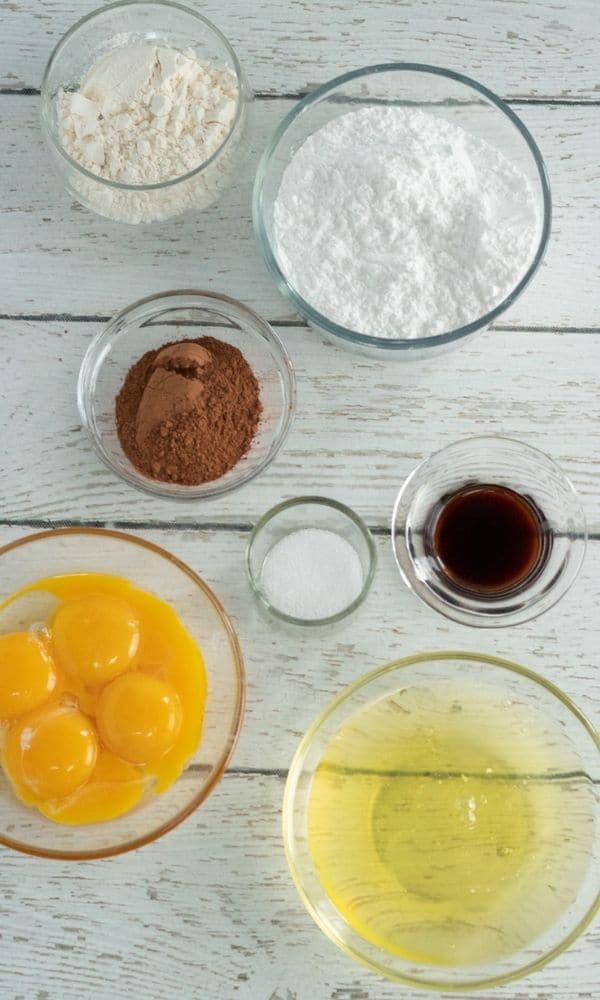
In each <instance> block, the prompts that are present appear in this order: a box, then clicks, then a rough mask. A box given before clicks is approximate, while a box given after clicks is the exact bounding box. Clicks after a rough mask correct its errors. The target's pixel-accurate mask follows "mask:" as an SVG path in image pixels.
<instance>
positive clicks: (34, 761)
mask: <svg viewBox="0 0 600 1000" xmlns="http://www.w3.org/2000/svg"><path fill="white" fill-rule="evenodd" d="M97 753H98V743H97V740H96V733H95V731H94V727H93V724H92V723H91V722H90V720H89V719H88V718H87V716H85V715H83V714H82V713H81V712H80V711H78V709H76V708H69V707H68V706H51V707H50V708H47V709H41V710H40V711H39V712H37V713H35V714H31V715H29V716H25V718H24V719H23V720H21V721H20V722H19V723H17V724H16V725H14V726H13V727H11V729H10V730H9V733H8V736H7V739H6V745H5V748H4V766H5V769H6V771H7V772H8V776H9V778H10V779H11V781H12V783H13V785H14V786H15V788H16V789H17V790H20V791H21V792H22V791H23V789H25V795H27V797H29V796H33V797H34V799H42V800H45V799H58V798H63V797H64V796H65V795H71V794H72V793H73V792H75V791H76V790H77V789H78V788H80V787H81V786H82V785H84V784H85V782H86V781H87V780H88V778H89V777H90V775H91V773H92V771H93V770H94V765H95V763H96V755H97Z"/></svg>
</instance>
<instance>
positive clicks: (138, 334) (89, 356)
mask: <svg viewBox="0 0 600 1000" xmlns="http://www.w3.org/2000/svg"><path fill="white" fill-rule="evenodd" d="M208 333H210V334H211V335H213V336H215V337H216V338H217V339H219V340H222V341H225V342H226V343H228V344H232V345H233V346H234V347H237V348H239V350H240V351H241V352H242V354H243V355H244V357H245V358H246V360H247V361H248V363H249V365H250V367H251V368H252V371H253V372H254V374H255V376H256V378H257V380H258V384H259V388H260V398H261V402H262V406H263V410H262V416H261V420H260V424H259V427H258V431H257V433H256V436H255V438H254V440H253V442H252V445H251V447H250V450H249V451H248V452H247V453H246V455H244V456H243V458H242V459H240V461H239V462H238V464H237V465H236V466H235V467H234V468H233V469H230V471H229V472H227V473H226V474H225V475H224V476H221V477H220V478H219V479H215V480H212V481H211V482H207V483H202V484H201V485H200V486H180V485H178V484H177V483H162V482H159V481H158V480H155V479H149V478H148V477H147V476H144V475H143V473H141V472H139V471H138V470H137V469H135V468H134V466H133V465H132V464H131V462H130V461H129V459H128V458H127V456H126V455H125V453H124V451H123V449H122V448H121V444H120V442H119V438H118V435H117V429H116V424H115V399H116V396H117V393H118V392H119V389H120V388H121V386H122V384H123V380H124V378H125V376H126V374H127V372H128V371H129V369H130V367H131V365H132V364H134V363H135V362H136V361H138V360H139V358H141V357H142V355H143V354H144V353H145V352H146V351H150V350H154V349H156V348H158V347H161V346H162V345H163V344H167V343H169V342H170V341H174V340H178V339H180V340H183V339H187V338H192V337H200V336H203V335H204V334H208ZM77 402H78V406H79V414H80V417H81V422H82V424H83V426H84V427H85V429H86V431H87V433H88V435H89V437H90V440H91V442H92V444H93V446H94V448H95V450H96V452H97V454H98V455H99V456H100V458H101V459H102V461H103V462H104V463H105V465H107V466H108V468H109V469H111V470H112V471H113V472H116V473H117V475H119V476H121V478H122V479H124V480H125V481H126V482H128V483H130V484H131V485H132V486H136V487H138V489H141V490H144V491H145V492H147V493H152V494H154V495H155V496H163V497H171V498H174V499H179V500H190V499H192V500H202V499H205V500H208V499H213V498H214V497H218V496H222V495H223V494H224V493H229V492H230V491H231V490H234V489H237V488H238V487H239V486H243V485H244V483H247V482H249V481H250V480H251V479H254V477H255V476H258V475H259V474H260V473H261V472H263V470H264V469H266V468H267V466H268V465H270V464H271V462H272V461H273V459H274V458H275V456H276V455H277V452H278V451H279V449H280V448H281V446H282V445H283V443H284V441H285V439H286V437H287V433H288V430H289V428H290V424H291V421H292V417H293V414H294V409H295V403H296V379H295V376H294V370H293V368H292V365H291V362H290V359H289V357H288V355H287V352H286V350H285V348H284V346H283V344H282V343H281V341H280V340H279V338H278V337H277V335H276V334H275V333H274V332H273V330H272V329H271V327H270V326H269V324H268V323H266V322H265V320H263V319H261V318H260V316H258V315H257V314H256V313H255V312H252V310H251V309H248V308H247V307H246V306H244V305H242V303H241V302H236V300H235V299H230V298H228V297H227V296H226V295H216V294H214V293H213V292H200V291H194V290H183V291H174V292H163V293H161V294H160V295H152V296H149V297H148V298H147V299H140V301H139V302H135V303H134V304H133V305H131V306H129V307H128V308H127V309H124V310H123V312H121V313H119V314H118V316H115V318H114V319H113V320H112V321H111V322H110V323H109V325H108V326H107V327H106V329H105V330H103V331H102V332H101V333H99V334H98V335H97V336H96V337H95V338H94V339H93V341H92V343H91V344H90V346H89V348H88V350H87V352H86V355H85V357H84V359H83V362H82V365H81V369H80V372H79V381H78V385H77Z"/></svg>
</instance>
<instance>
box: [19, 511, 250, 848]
mask: <svg viewBox="0 0 600 1000" xmlns="http://www.w3.org/2000/svg"><path fill="white" fill-rule="evenodd" d="M65 573H109V574H113V575H117V576H121V577H124V578H125V579H127V580H129V581H130V582H131V583H132V584H134V586H136V587H139V588H141V589H142V590H146V591H148V592H149V593H151V594H154V595H156V597H158V598H160V599H161V600H162V601H165V603H166V604H168V605H169V606H170V607H172V608H173V610H174V611H175V613H176V614H177V615H178V617H179V619H180V621H181V622H182V624H183V625H184V627H185V628H186V629H187V631H188V632H189V634H190V635H191V637H192V639H193V640H194V641H195V642H196V643H197V644H198V646H199V647H200V649H201V651H202V656H203V659H204V665H205V669H206V678H207V696H206V705H205V713H204V721H203V726H202V735H201V738H200V744H199V746H198V748H197V750H196V752H195V753H194V755H193V756H192V757H191V758H190V759H189V760H188V762H187V764H186V765H185V767H184V770H183V771H182V773H181V775H180V777H179V778H177V780H176V781H175V782H174V784H173V785H171V787H170V788H169V789H167V790H166V791H165V792H164V793H163V794H161V795H153V794H152V793H151V792H150V793H149V794H148V796H147V797H145V798H144V799H142V801H141V802H140V804H139V805H138V806H136V807H135V808H134V809H132V810H131V811H130V812H128V813H126V814H125V815H123V816H120V817H119V818H117V819H113V820H109V821H107V822H104V823H96V824H90V825H85V826H63V825H61V824H58V823H53V822H52V821H51V820H48V819H45V818H44V817H43V816H42V815H41V814H40V813H38V812H37V810H36V809H34V808H29V807H28V806H25V805H23V804H22V803H21V802H20V801H19V800H18V799H17V798H16V796H15V795H14V793H13V791H12V789H11V787H10V785H9V782H8V779H7V778H6V776H5V774H4V771H3V770H2V768H0V843H1V844H4V845H6V846H7V847H14V848H16V849H17V850H19V851H24V852H25V853H26V854H34V855H40V856H44V857H49V858H59V859H61V860H78V859H85V858H106V857H108V856H109V855H112V854H120V853H122V852H123V851H129V850H132V849H133V848H136V847H141V846H142V845H143V844H147V843H149V842H150V841H152V840H156V839H157V838H158V837H161V836H162V835H163V834H164V833H167V832H168V831H169V830H171V829H173V827H175V826H177V824H178V823H180V822H181V821H182V820H183V819H185V818H186V816H189V815H190V813H191V812H193V811H194V809H197V807H198V806H199V805H200V804H201V803H202V802H203V801H204V799H205V798H206V797H207V796H208V795H209V793H210V792H211V791H212V789H213V788H214V787H215V785H216V784H217V782H218V781H219V780H220V778H221V777H222V775H223V772H224V770H225V768H226V766H227V763H228V761H229V759H230V757H231V755H232V753H233V749H234V747H235V743H236V740H237V737H238V734H239V731H240V727H241V724H242V717H243V711H244V698H245V678H244V666H243V661H242V654H241V650H240V647H239V643H238V639H237V636H236V634H235V631H234V629H233V626H232V624H231V622H230V620H229V618H228V617H227V614H226V612H225V611H224V609H223V607H222V606H221V604H220V602H219V601H218V599H217V598H216V597H215V595H214V594H213V593H212V591H211V590H210V589H209V588H208V587H207V585H206V584H205V583H204V582H203V581H202V580H201V579H200V577H199V576H197V575H196V573H194V572H193V570H191V569H190V568H189V567H188V566H186V565H185V564H184V563H182V562H180V560H179V559H176V558H175V557H174V556H172V555H170V554H169V553H168V552H165V550H164V549H161V548H159V547H158V546H157V545H152V544H151V543H150V542H146V541H144V540H143V539H141V538H135V537H133V536H132V535H125V534H122V533H121V532H117V531H104V530H102V529H99V528H98V529H92V528H61V529H58V530H56V531H44V532H41V533H39V534H36V535H29V536H28V537H26V538H21V539H19V540H18V541H16V542H11V543H10V544H9V545H5V546H4V547H3V548H2V549H0V602H6V599H7V598H8V597H9V596H10V595H11V594H14V593H15V592H16V591H18V590H19V589H20V588H22V587H25V586H26V585H27V584H29V583H33V582H34V581H35V580H39V579H42V578H43V577H47V576H55V575H57V574H65ZM55 603H56V602H55V599H54V598H53V597H51V595H50V594H47V595H46V594H44V593H43V592H42V593H35V594H30V595H28V596H26V597H21V598H17V599H16V600H15V601H14V602H11V603H8V604H6V603H0V632H5V631H13V630H18V629H23V628H27V627H28V626H29V625H30V624H31V622H32V620H37V621H40V620H44V619H45V618H46V617H47V615H48V614H49V613H50V612H51V611H52V609H53V608H54V606H55Z"/></svg>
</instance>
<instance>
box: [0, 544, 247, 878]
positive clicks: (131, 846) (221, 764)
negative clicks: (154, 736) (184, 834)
mask: <svg viewBox="0 0 600 1000" xmlns="http://www.w3.org/2000/svg"><path fill="white" fill-rule="evenodd" d="M61 535H62V536H64V535H71V536H73V535H91V536H95V537H99V538H107V537H108V538H113V539H117V540H118V541H120V542H127V543H130V544H133V545H136V546H138V547H139V548H141V549H147V550H148V551H150V552H152V553H154V554H155V555H158V556H161V557H162V558H163V559H166V560H167V561H168V562H169V563H171V564H172V565H173V566H175V567H176V568H177V569H178V570H180V571H181V572H182V573H184V574H185V575H186V576H187V577H189V579H190V580H191V582H192V583H193V584H195V586H196V587H197V588H198V589H199V590H201V591H202V593H203V594H204V596H205V597H206V598H207V599H208V601H209V603H210V604H211V605H212V606H213V608H214V610H215V611H216V613H217V615H218V618H219V621H220V623H221V625H222V626H223V628H224V630H225V633H226V634H227V637H228V639H229V642H230V646H231V652H232V659H233V665H234V671H235V675H236V685H235V696H236V702H235V707H234V713H233V718H232V724H231V728H230V731H229V734H228V736H227V741H226V742H225V744H224V748H223V750H222V751H221V755H220V757H219V758H218V760H217V762H216V764H215V766H214V769H213V773H212V774H211V776H210V780H209V781H207V782H206V784H205V785H203V787H202V788H201V790H200V791H199V792H197V793H196V795H195V796H194V798H193V799H192V800H191V801H190V802H189V803H188V804H187V805H186V806H185V807H184V808H183V809H180V810H179V812H178V813H177V814H176V815H175V816H174V817H172V818H171V819H169V820H167V821H165V822H164V823H161V824H160V826H158V827H157V828H156V829H155V830H153V831H152V832H151V833H146V834H144V835H143V836H140V837H136V838H135V839H134V840H130V841H127V842H126V843H124V844H118V845H117V846H115V847H108V848H101V849H96V850H77V851H56V850H48V849H45V848H40V847H33V846H30V845H27V844H24V843H22V842H21V841H18V840H13V839H12V838H11V837H7V836H6V835H5V834H4V832H3V831H1V830H0V844H1V845H3V846H4V847H9V848H12V849H13V850H16V851H19V852H20V853H21V854H27V855H29V856H33V857H38V858H50V859H52V860H57V861H89V860H99V859H103V858H110V857H115V856H116V855H118V854H125V853H127V852H128V851H133V850H136V849H137V848H138V847H144V846H145V845H146V844H150V843H152V842H153V841H155V840H158V839H159V838H160V837H162V836H164V834H166V833H169V831H170V830H173V829H175V827H176V826H179V824H180V823H182V822H183V820H184V819H187V817H188V816H190V815H191V814H192V813H193V812H195V810H196V809H197V808H198V807H199V806H200V805H202V803H203V802H204V801H205V799H207V798H208V796H209V795H210V793H211V792H212V791H213V789H214V788H215V786H216V785H217V784H218V783H219V782H220V780H221V778H222V777H223V775H224V773H225V770H226V768H227V765H228V764H229V761H230V760H231V757H232V756H233V752H234V750H235V747H236V744H237V741H238V738H239V735H240V732H241V728H242V722H243V719H244V710H245V705H246V673H245V669H244V659H243V656H242V650H241V646H240V642H239V639H238V637H237V633H236V631H235V629H234V627H233V624H232V622H231V619H230V618H229V615H228V614H227V612H226V611H225V608H224V607H223V605H222V604H221V602H220V600H219V598H218V597H217V596H216V594H214V593H213V591H212V590H211V588H210V587H209V586H208V584H207V583H205V582H204V580H203V579H202V578H201V577H200V576H199V575H198V574H197V573H196V572H195V570H193V569H192V568H191V567H190V566H188V565H187V564H186V563H184V562H183V560H181V559H179V558H178V557H177V556H174V555H173V554H172V553H171V552H168V551H167V549H163V548H162V547H161V546H160V545H156V544H155V543H154V542H149V541H147V540H146V539H145V538H141V537H138V536H136V535H130V534H128V533H127V532H124V531H117V530H115V529H112V528H88V527H82V526H71V527H63V528H50V529H48V530H46V531H37V532H34V533H33V534H31V535H25V536H24V537H23V538H17V539H14V540H13V541H12V542H7V543H6V545H2V546H0V559H2V557H3V556H4V555H5V554H6V553H7V552H11V551H13V550H14V549H19V548H21V547H22V546H24V545H29V544H31V543H32V542H37V541H41V540H42V539H45V538H56V537H58V536H61ZM9 596H10V595H9ZM4 604H5V599H2V600H1V601H0V610H1V609H2V607H3V606H4ZM178 780H179V778H177V779H176V781H178Z"/></svg>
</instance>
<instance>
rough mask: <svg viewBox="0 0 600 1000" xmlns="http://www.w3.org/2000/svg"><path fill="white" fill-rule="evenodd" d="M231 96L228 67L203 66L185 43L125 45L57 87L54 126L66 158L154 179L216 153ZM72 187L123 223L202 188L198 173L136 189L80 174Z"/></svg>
mask: <svg viewBox="0 0 600 1000" xmlns="http://www.w3.org/2000/svg"><path fill="white" fill-rule="evenodd" d="M237 99H238V92H237V83H236V80H235V77H234V76H233V75H232V74H231V73H230V72H229V70H227V69H225V68H218V67H214V66H209V65H207V64H206V63H204V62H202V61H200V60H199V59H198V58H197V57H196V55H195V53H194V52H193V50H191V49H188V50H186V51H185V52H180V51H178V50H176V49H172V48H166V47H165V46H153V45H124V46H121V47H119V48H115V49H113V50H111V51H110V52H108V53H107V54H106V55H104V56H102V58H101V59H99V60H98V61H97V62H96V63H94V65H93V66H92V67H91V68H90V69H89V71H88V72H87V73H86V75H85V77H84V78H83V79H82V81H81V83H80V85H79V89H78V90H77V91H75V92H70V91H64V90H60V91H59V93H58V95H57V98H56V112H57V124H58V132H59V137H60V140H61V142H62V145H63V147H64V149H65V151H66V152H67V153H68V154H69V156H71V157H72V159H74V160H75V161H76V162H77V163H79V164H81V166H83V167H85V168H86V169H87V170H89V171H90V172H91V173H94V174H97V175H98V177H101V178H104V179H106V180H109V181H116V182H119V183H124V184H135V185H145V184H157V183H161V182H164V181H169V180H173V179H174V178H177V177H181V176H182V175H184V174H187V173H189V172H190V171H191V170H193V169H194V168H195V167H198V166H199V165H200V164H201V163H203V162H204V161H206V160H207V159H208V158H209V157H210V156H212V154H213V153H215V152H216V150H217V149H218V148H219V146H221V144H222V143H223V141H224V139H225V138H226V136H227V134H228V132H229V131H230V128H231V125H232V122H233V120H234V116H235V111H236V107H237ZM75 186H76V187H77V193H78V194H80V195H82V196H83V197H84V200H86V202H87V203H88V204H90V202H91V207H92V208H95V209H96V210H97V211H99V212H100V213H101V214H103V215H108V216H110V217H113V218H122V217H125V221H129V222H140V221H151V220H153V219H154V218H164V217H167V216H168V215H173V214H177V212H179V211H181V210H183V209H185V208H188V207H195V206H196V203H197V202H198V201H200V202H202V200H203V199H205V197H206V194H207V190H206V185H205V184H204V179H203V180H202V183H201V184H199V183H196V184H195V185H194V186H190V185H189V184H188V183H187V182H184V183H183V185H182V187H181V188H180V186H179V185H175V186H173V187H172V188H171V189H170V190H168V189H165V191H162V192H149V193H147V192H140V193H139V194H138V193H137V192H123V191H119V190H118V189H117V190H115V189H110V188H107V187H100V186H99V185H97V184H94V182H93V181H90V180H89V179H87V183H86V178H84V177H82V178H79V179H77V181H76V184H75ZM210 193H212V192H210ZM200 207H202V205H200Z"/></svg>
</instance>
